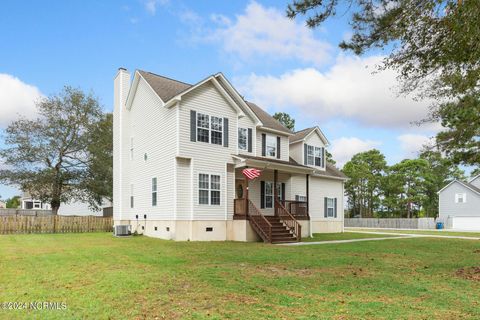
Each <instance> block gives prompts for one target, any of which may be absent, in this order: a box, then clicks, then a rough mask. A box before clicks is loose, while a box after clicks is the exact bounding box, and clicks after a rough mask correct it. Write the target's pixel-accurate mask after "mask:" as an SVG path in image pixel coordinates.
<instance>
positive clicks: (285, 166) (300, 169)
mask: <svg viewBox="0 0 480 320" xmlns="http://www.w3.org/2000/svg"><path fill="white" fill-rule="evenodd" d="M233 157H234V158H236V159H238V160H240V161H242V163H241V164H239V165H237V168H238V167H244V166H253V167H260V168H263V169H278V170H282V171H286V172H292V173H313V172H314V171H315V170H314V169H313V168H310V167H307V166H304V165H301V164H299V163H298V162H296V161H295V160H293V159H292V158H290V161H284V160H278V159H268V158H264V157H257V156H249V155H243V154H235V155H233Z"/></svg>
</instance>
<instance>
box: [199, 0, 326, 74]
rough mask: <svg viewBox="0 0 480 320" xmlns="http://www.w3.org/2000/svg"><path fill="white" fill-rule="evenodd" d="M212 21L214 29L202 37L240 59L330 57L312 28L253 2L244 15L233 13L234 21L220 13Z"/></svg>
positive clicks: (310, 60)
mask: <svg viewBox="0 0 480 320" xmlns="http://www.w3.org/2000/svg"><path fill="white" fill-rule="evenodd" d="M211 20H212V21H213V22H215V23H216V24H217V29H215V30H213V31H212V32H211V34H210V35H204V40H210V41H217V42H220V43H221V45H222V47H223V50H224V51H225V52H227V53H230V54H233V55H235V56H236V57H239V58H241V59H242V60H249V59H252V58H254V57H258V56H260V57H268V58H269V59H289V58H294V59H298V60H300V61H304V62H308V63H314V64H315V65H323V64H325V62H327V61H328V59H329V57H330V51H331V48H332V47H331V45H330V44H328V43H327V42H325V41H321V40H318V39H316V38H315V36H314V33H313V31H312V30H310V29H308V28H307V27H306V26H304V25H303V24H302V23H301V22H296V21H294V20H290V19H288V18H287V17H285V13H284V12H283V11H281V10H279V9H277V8H266V7H264V6H262V5H261V4H259V3H257V2H255V1H252V2H250V3H249V4H248V5H247V7H246V9H245V12H244V13H243V14H240V15H236V17H235V19H234V21H232V20H231V19H229V18H228V17H226V16H223V15H219V14H214V15H212V16H211Z"/></svg>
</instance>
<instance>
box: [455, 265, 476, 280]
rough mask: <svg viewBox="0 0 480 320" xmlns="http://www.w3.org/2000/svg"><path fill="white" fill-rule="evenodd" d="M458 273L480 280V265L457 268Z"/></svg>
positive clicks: (461, 275) (461, 276) (469, 278)
mask: <svg viewBox="0 0 480 320" xmlns="http://www.w3.org/2000/svg"><path fill="white" fill-rule="evenodd" d="M456 275H457V276H458V277H460V278H463V279H467V280H472V281H480V267H465V268H460V269H458V270H457V272H456Z"/></svg>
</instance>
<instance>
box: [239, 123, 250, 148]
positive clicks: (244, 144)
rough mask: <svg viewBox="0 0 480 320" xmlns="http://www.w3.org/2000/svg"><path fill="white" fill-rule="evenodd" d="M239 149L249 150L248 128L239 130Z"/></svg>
mask: <svg viewBox="0 0 480 320" xmlns="http://www.w3.org/2000/svg"><path fill="white" fill-rule="evenodd" d="M238 149H240V150H247V149H248V130H247V129H246V128H238Z"/></svg>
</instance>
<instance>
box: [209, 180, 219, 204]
mask: <svg viewBox="0 0 480 320" xmlns="http://www.w3.org/2000/svg"><path fill="white" fill-rule="evenodd" d="M210 204H211V205H216V206H218V205H220V176H219V175H210Z"/></svg>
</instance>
